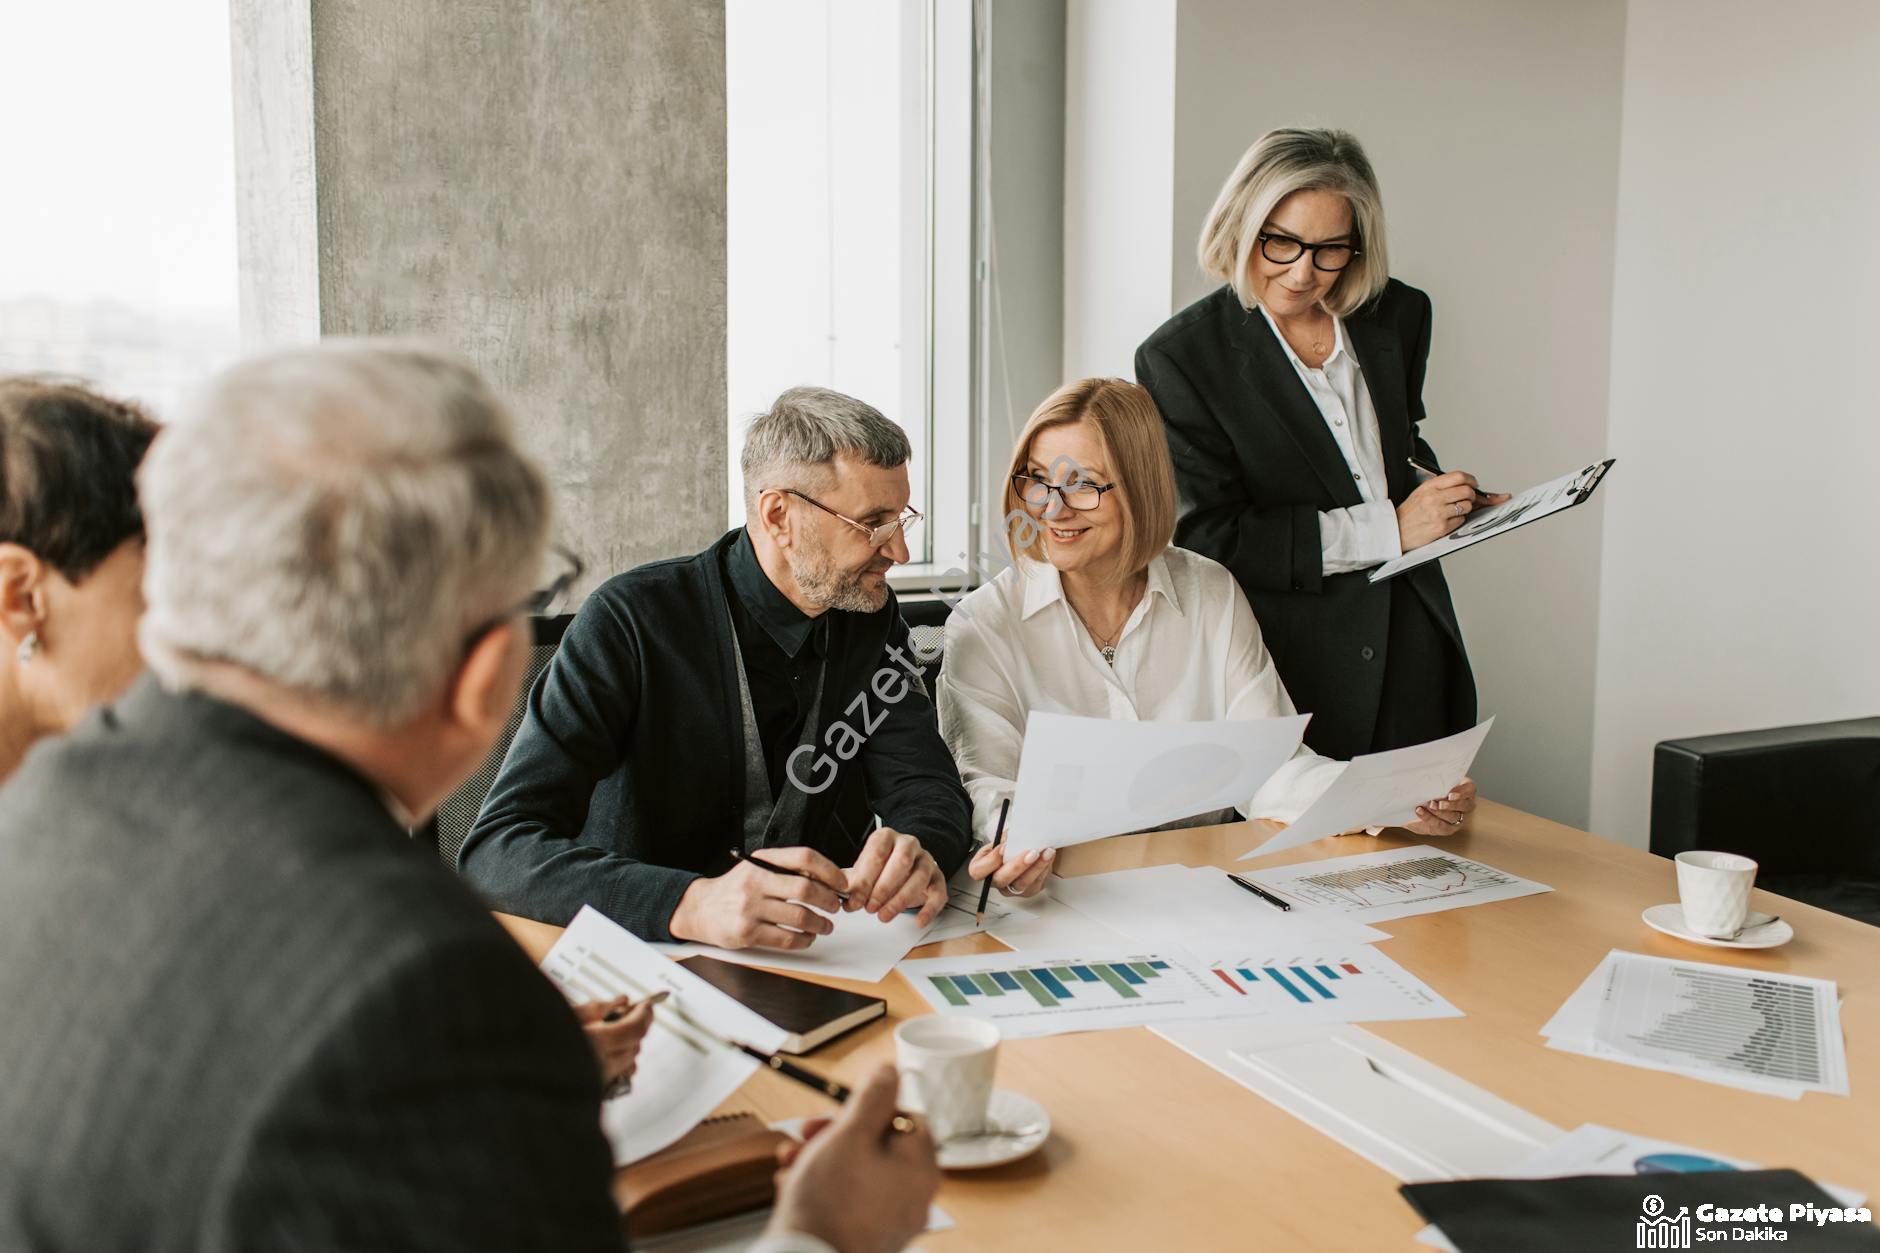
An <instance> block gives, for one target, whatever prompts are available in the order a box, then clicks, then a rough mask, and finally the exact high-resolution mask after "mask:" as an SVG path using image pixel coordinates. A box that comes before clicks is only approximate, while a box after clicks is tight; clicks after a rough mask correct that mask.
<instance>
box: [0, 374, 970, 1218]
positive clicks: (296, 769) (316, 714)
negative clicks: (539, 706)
mask: <svg viewBox="0 0 1880 1253" xmlns="http://www.w3.org/2000/svg"><path fill="white" fill-rule="evenodd" d="M141 486H142V491H143V497H144V514H145V519H146V524H147V529H148V536H149V563H148V568H147V574H146V581H145V591H146V598H147V600H148V604H149V608H148V613H147V616H146V617H145V619H144V622H143V627H142V642H143V645H144V651H145V654H146V656H147V658H148V659H149V662H150V664H151V667H152V669H153V671H154V672H155V676H154V677H146V678H145V679H144V680H142V681H140V683H139V684H138V686H137V687H135V688H134V689H133V690H132V691H131V693H130V694H129V695H127V696H126V697H125V699H124V700H123V701H122V702H120V703H119V704H117V705H115V706H113V707H109V708H106V709H102V710H100V711H97V712H95V713H94V714H93V715H92V716H91V717H89V718H88V719H87V720H86V721H84V722H83V723H81V724H80V726H79V727H78V728H77V729H76V730H74V731H73V733H72V734H71V735H69V736H68V737H66V738H65V739H64V740H62V741H57V742H53V743H50V744H49V745H47V746H44V747H42V748H40V749H39V750H37V751H36V752H35V753H33V754H32V756H31V757H30V758H29V759H28V760H27V762H26V763H25V765H24V766H23V767H22V768H21V770H20V771H19V773H18V774H17V775H16V776H15V777H14V779H13V780H12V782H11V783H10V785H9V786H8V787H7V788H6V789H5V790H4V792H0V953H4V954H5V955H6V956H5V960H4V962H0V1005H4V1006H5V1007H6V1012H5V1013H4V1014H0V1075H4V1076H5V1077H6V1081H5V1082H4V1083H3V1084H0V1248H5V1249H8V1250H15V1249H17V1250H29V1251H34V1253H40V1251H43V1253H66V1251H68V1250H70V1251H74V1253H76V1251H78V1250H84V1251H85V1253H115V1251H117V1250H126V1251H128V1250H137V1251H138V1253H151V1251H164V1250H216V1251H220V1250H231V1251H232V1250H252V1249H342V1248H348V1249H375V1250H406V1249H438V1250H443V1249H452V1250H465V1249H468V1250H486V1249H487V1250H497V1249H502V1250H511V1249H520V1248H556V1249H570V1250H590V1249H609V1250H614V1249H619V1248H620V1247H621V1246H622V1243H623V1236H622V1232H621V1228H620V1223H619V1219H618V1217H617V1216H616V1214H615V1212H614V1209H613V1206H612V1203H611V1201H610V1198H609V1192H608V1184H609V1173H610V1165H611V1163H610V1157H609V1153H608V1149H607V1145H606V1143H605V1141H604V1140H603V1138H602V1136H601V1134H600V1130H599V1123H598V1103H599V1100H600V1075H599V1071H598V1068H597V1062H596V1058H595V1056H594V1053H593V1051H591V1050H590V1047H589V1045H588V1044H587V1042H586V1041H584V1038H583V1033H582V1030H581V1028H580V1026H579V1025H578V1024H577V1022H576V1019H575V1017H574V1015H573V1014H572V1013H571V1012H570V1011H569V1008H568V1006H567V1005H566V1004H565V1003H564V1002H563V1001H562V999H561V997H560V995H559V994H558V993H557V992H556V991H555V990H554V989H553V988H552V987H551V986H550V985H549V984H548V982H547V981H546V980H545V979H544V978H543V977H542V976H541V975H540V974H539V972H537V971H536V970H535V969H534V968H533V967H532V966H531V965H530V963H529V961H528V959H527V958H526V957H525V956H524V955H523V953H522V951H521V950H520V949H519V948H518V947H517V946H516V945H515V944H514V943H513V942H511V940H510V939H509V937H508V936H507V935H506V934H505V933H504V932H503V931H502V929H501V928H500V927H498V926H497V925H496V923H495V921H494V920H493V919H491V918H490V916H489V915H488V914H487V913H485V912H483V910H482V909H481V908H479V906H478V904H477V903H476V902H475V901H474V899H473V898H472V897H471V896H470V895H469V894H468V893H466V892H465V891H464V890H463V888H462V886H461V885H460V884H459V883H457V882H456V881H455V880H454V879H453V877H452V876H450V875H449V874H448V873H447V872H446V871H444V869H443V868H442V867H440V866H439V865H437V863H436V862H435V860H434V859H432V858H430V857H428V856H427V855H426V854H425V853H424V852H422V851H421V850H420V849H419V848H417V847H416V846H414V845H413V844H412V843H411V842H410V841H409V840H408V839H407V838H406V837H405V835H404V831H403V825H404V824H406V823H408V822H411V821H414V820H416V819H417V818H419V817H421V816H423V815H425V814H428V813H429V812H430V811H431V809H432V808H433V807H434V806H435V805H436V804H437V802H438V801H439V800H440V799H441V798H442V797H443V796H445V795H446V794H447V793H448V792H449V791H450V790H451V788H453V787H454V786H455V785H456V784H457V783H458V782H460V781H461V780H462V779H463V778H464V777H465V776H466V775H467V774H468V773H469V771H470V770H472V769H473V768H474V767H475V765H476V763H477V762H478V761H479V760H480V759H481V758H482V757H483V755H484V754H485V753H486V752H487V751H488V749H489V746H490V744H491V743H492V741H493V740H494V738H495V736H496V734H497V733H498V731H499V730H500V729H501V727H502V725H503V723H504V720H505V719H506V717H507V716H508V713H509V711H510V709H511V707H512V705H513V702H514V700H515V696H516V691H517V687H518V684H519V683H520V679H521V675H522V673H523V670H524V666H525V660H526V650H527V644H526V641H525V639H524V631H525V629H526V623H525V621H524V618H523V610H524V607H525V605H527V604H528V603H529V602H530V600H531V597H530V595H529V592H530V589H531V587H533V586H535V576H536V573H537V572H538V571H539V570H540V569H541V567H542V564H543V555H544V549H545V546H546V540H547V536H548V530H549V515H550V509H549V494H548V489H547V485H546V483H545V482H544V480H543V478H542V475H541V473H540V472H539V471H538V470H537V469H536V468H535V467H534V465H532V464H531V463H530V462H529V461H528V460H527V459H526V458H525V457H524V456H522V455H521V454H520V453H519V452H518V450H517V448H516V446H515V443H514V441H513V438H512V435H511V431H510V423H509V420H508V418H507V416H506V414H505V412H504V410H503V408H502V406H501V404H500V403H499V402H498V401H497V400H496V399H495V397H494V396H493V395H492V394H491V393H490V392H489V390H488V389H487V387H486V386H485V385H484V384H483V383H482V381H481V380H479V379H478V378H477V377H476V375H475V374H474V373H473V372H471V371H470V370H469V369H468V368H467V367H465V366H463V365H462V364H460V363H458V362H456V361H454V360H452V359H450V358H447V357H443V356H440V355H438V354H436V353H433V352H430V351H428V350H425V349H421V348H414V347H409V346H398V345H372V344H365V343H360V344H329V345H325V346H322V347H318V348H310V349H301V350H296V351H292V352H288V353H283V354H279V355H276V356H271V357H264V358H259V359H256V360H253V361H250V362H247V363H245V364H242V365H238V366H236V367H234V368H233V369H231V370H230V371H228V372H226V373H225V374H223V375H222V376H220V377H219V378H218V379H217V380H216V381H215V382H214V383H212V384H211V385H210V386H209V387H208V388H207V389H206V390H205V392H204V393H203V395H202V396H201V398H200V399H199V400H198V402H197V404H196V406H195V409H194V411H193V412H192V413H190V414H188V415H186V416H185V417H184V419H183V420H181V421H179V422H178V423H177V425H176V426H174V427H173V428H171V429H169V430H167V431H166V432H164V433H163V434H162V435H160V436H159V437H158V440H157V443H156V446H155V448H154V449H153V451H152V453H151V455H150V459H149V460H148V462H147V463H146V465H145V468H144V471H143V473H142V476H141ZM892 1106H893V1093H892V1077H891V1076H890V1075H880V1076H877V1078H876V1080H875V1081H874V1083H873V1084H872V1085H871V1086H870V1087H869V1088H868V1089H866V1090H865V1092H864V1093H863V1094H862V1095H861V1096H859V1097H858V1098H857V1101H856V1102H854V1103H853V1104H852V1107H851V1108H850V1109H849V1110H845V1111H844V1114H843V1117H842V1118H841V1119H839V1120H838V1121H837V1122H836V1123H835V1124H834V1125H833V1126H832V1127H831V1128H830V1130H829V1131H828V1132H827V1133H825V1134H824V1135H823V1136H821V1137H819V1138H818V1139H817V1140H815V1141H814V1142H812V1144H811V1145H810V1147H809V1148H808V1149H807V1150H806V1151H805V1152H803V1153H802V1154H801V1155H800V1156H799V1157H798V1159H797V1161H796V1163H795V1164H794V1166H793V1167H792V1168H791V1170H790V1171H789V1173H788V1174H787V1175H786V1177H785V1182H784V1186H783V1194H782V1196H781V1197H780V1201H779V1206H778V1220H777V1226H778V1227H779V1232H778V1235H777V1236H776V1237H774V1239H773V1241H772V1243H771V1247H772V1248H774V1249H778V1250H783V1249H797V1250H801V1249H818V1250H820V1249H826V1248H827V1247H828V1245H829V1244H830V1243H839V1244H841V1246H842V1247H844V1248H848V1247H862V1246H868V1247H880V1248H890V1247H896V1246H897V1245H898V1243H899V1242H901V1241H904V1240H905V1239H906V1238H908V1237H909V1236H910V1235H911V1234H912V1233H913V1232H914V1231H915V1230H917V1229H918V1228H919V1226H920V1224H921V1220H922V1219H923V1218H924V1215H925V1205H926V1202H927V1200H928V1198H929V1197H930V1196H931V1193H932V1190H933V1186H934V1179H935V1175H934V1167H933V1162H932V1154H931V1146H930V1144H928V1142H927V1141H926V1138H925V1137H924V1135H919V1134H916V1135H913V1136H902V1135H893V1134H891V1133H889V1132H888V1123H889V1121H890V1119H891V1118H892V1112H893V1111H892ZM856 1196H873V1197H875V1198H878V1199H877V1200H876V1201H874V1202H873V1203H871V1204H869V1205H867V1206H866V1207H865V1208H859V1207H857V1206H855V1205H854V1204H853V1203H850V1198H852V1197H856ZM785 1228H790V1229H793V1230H794V1231H796V1232H798V1233H805V1232H806V1233H812V1234H811V1235H802V1234H795V1235H793V1234H789V1233H788V1232H787V1231H785V1230H784V1229H785Z"/></svg>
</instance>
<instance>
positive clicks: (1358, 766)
mask: <svg viewBox="0 0 1880 1253" xmlns="http://www.w3.org/2000/svg"><path fill="white" fill-rule="evenodd" d="M1494 725H1495V720H1494V719H1493V718H1490V719H1488V721H1486V722H1483V723H1481V724H1480V725H1479V726H1474V727H1470V728H1469V729H1468V730H1467V731H1462V732H1459V733H1458V734H1455V735H1451V736H1446V737H1444V738H1443V739H1440V740H1431V741H1430V742H1429V743H1427V744H1412V745H1411V746H1410V747H1408V748H1393V749H1391V750H1390V751H1388V752H1383V753H1368V754H1366V755H1364V756H1362V757H1353V758H1352V759H1351V761H1350V762H1349V763H1348V764H1347V765H1346V766H1345V768H1344V769H1343V770H1341V771H1340V772H1339V773H1338V777H1337V778H1335V779H1333V780H1332V785H1331V786H1330V787H1328V788H1326V789H1325V791H1324V792H1323V793H1322V794H1321V795H1320V796H1319V798H1318V799H1317V800H1315V801H1313V802H1312V804H1311V805H1309V806H1308V807H1307V808H1306V811H1305V812H1304V813H1302V814H1300V815H1299V817H1298V818H1297V819H1296V820H1294V821H1293V822H1290V823H1288V824H1287V825H1286V826H1285V827H1284V828H1282V829H1281V830H1280V831H1279V833H1278V834H1276V835H1274V836H1273V837H1272V838H1271V839H1268V840H1267V841H1266V842H1264V843H1263V844H1261V845H1260V846H1259V847H1258V848H1255V849H1254V850H1253V851H1252V852H1248V853H1242V854H1241V858H1240V859H1241V860H1242V861H1246V860H1247V859H1248V858H1250V857H1264V856H1266V855H1267V854H1268V853H1280V852H1284V851H1285V850H1287V849H1289V848H1297V847H1299V846H1300V845H1301V844H1310V843H1311V842H1312V841H1314V840H1322V839H1324V838H1325V837H1326V836H1328V835H1339V834H1341V833H1343V832H1345V831H1356V830H1358V829H1360V828H1362V827H1400V826H1403V825H1404V824H1406V823H1411V822H1415V821H1416V820H1417V806H1418V805H1421V804H1424V803H1425V802H1427V801H1431V800H1434V799H1436V798H1437V797H1439V796H1442V795H1444V794H1445V793H1447V792H1448V791H1449V789H1450V788H1452V787H1454V786H1456V784H1458V783H1460V782H1462V781H1463V780H1464V779H1465V778H1467V777H1468V775H1469V767H1470V766H1471V765H1473V764H1474V762H1475V755H1476V753H1477V752H1479V751H1481V748H1482V741H1483V740H1485V739H1487V738H1488V730H1489V728H1490V727H1492V726H1494Z"/></svg>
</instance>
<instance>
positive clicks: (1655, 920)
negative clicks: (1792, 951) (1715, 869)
mask: <svg viewBox="0 0 1880 1253" xmlns="http://www.w3.org/2000/svg"><path fill="white" fill-rule="evenodd" d="M1640 917H1642V918H1644V919H1645V925H1646V926H1648V927H1650V928H1651V929H1652V930H1654V931H1662V932H1664V933H1665V934H1666V935H1675V936H1677V937H1678V939H1680V940H1689V941H1690V942H1691V943H1693V944H1708V945H1710V946H1711V947H1712V948H1776V947H1778V946H1779V945H1783V944H1787V943H1788V942H1789V941H1790V940H1793V939H1794V938H1795V928H1794V927H1791V926H1790V925H1789V924H1788V923H1786V922H1783V921H1782V920H1781V919H1780V918H1776V919H1772V920H1770V921H1767V922H1761V923H1756V924H1755V925H1754V926H1746V927H1744V928H1743V931H1742V934H1740V935H1738V936H1737V937H1736V939H1734V940H1718V939H1713V938H1712V937H1710V936H1707V935H1699V934H1698V933H1697V932H1695V931H1693V930H1691V929H1690V928H1689V927H1687V926H1685V925H1684V906H1682V905H1680V904H1678V903H1677V902H1676V901H1672V902H1671V903H1670V904H1668V905H1653V906H1652V907H1651V908H1650V909H1648V910H1646V911H1645V912H1644V913H1643V914H1641V915H1640ZM1749 917H1750V919H1751V920H1752V921H1753V920H1754V919H1757V918H1765V919H1767V918H1769V915H1768V914H1759V913H1757V912H1756V911H1755V910H1753V909H1752V910H1750V911H1749Z"/></svg>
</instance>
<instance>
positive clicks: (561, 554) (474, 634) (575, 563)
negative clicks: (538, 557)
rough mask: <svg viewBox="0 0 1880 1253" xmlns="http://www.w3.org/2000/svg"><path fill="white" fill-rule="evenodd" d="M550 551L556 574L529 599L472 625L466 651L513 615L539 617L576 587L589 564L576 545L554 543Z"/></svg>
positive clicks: (466, 642)
mask: <svg viewBox="0 0 1880 1253" xmlns="http://www.w3.org/2000/svg"><path fill="white" fill-rule="evenodd" d="M548 552H549V560H550V562H551V568H552V569H554V570H555V571H556V573H555V576H554V577H553V578H551V579H550V580H549V581H548V582H547V583H546V584H544V585H543V586H541V587H539V588H537V589H536V590H535V591H533V592H530V593H529V595H528V599H526V600H523V601H520V602H518V603H517V604H514V605H512V606H510V607H509V608H508V609H506V610H504V611H503V612H502V613H499V614H497V615H496V616H495V617H493V618H486V619H484V620H483V621H482V622H480V623H478V624H477V625H476V626H475V627H473V628H471V631H470V633H469V634H468V635H467V636H465V637H464V651H465V652H469V651H470V650H471V649H472V648H475V647H476V644H477V641H478V640H480V639H482V638H483V637H484V636H486V635H488V634H489V633H490V632H491V631H494V630H495V629H496V628H497V627H499V626H501V625H502V624H503V623H505V622H507V621H509V620H510V619H511V618H514V617H518V616H520V615H522V614H527V615H529V616H530V617H531V618H537V617H540V616H541V615H542V614H544V613H546V612H547V611H548V607H549V606H550V605H552V604H554V603H555V602H556V600H558V599H560V597H561V595H562V593H564V592H566V591H567V590H568V589H569V588H571V587H573V586H574V585H575V581H576V580H577V579H579V578H580V577H581V575H582V573H583V572H584V571H586V569H587V566H586V565H585V564H584V563H583V562H582V560H581V558H580V557H579V556H577V555H576V554H575V552H574V550H573V549H570V548H563V547H562V546H561V545H560V544H551V545H550V546H549V550H548Z"/></svg>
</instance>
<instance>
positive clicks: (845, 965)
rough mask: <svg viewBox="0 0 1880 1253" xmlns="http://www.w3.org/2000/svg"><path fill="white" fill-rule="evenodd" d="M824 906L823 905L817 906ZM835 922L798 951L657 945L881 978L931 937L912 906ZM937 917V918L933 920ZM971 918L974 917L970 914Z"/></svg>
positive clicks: (833, 974)
mask: <svg viewBox="0 0 1880 1253" xmlns="http://www.w3.org/2000/svg"><path fill="white" fill-rule="evenodd" d="M818 912H820V911H818ZM824 917H827V918H830V919H832V920H833V921H834V923H835V924H836V926H835V930H833V931H831V932H830V933H829V934H828V935H819V936H817V937H816V939H815V940H814V941H813V942H811V944H810V946H809V947H808V948H806V949H803V950H801V951H799V952H787V951H785V950H783V949H778V948H738V949H730V948H713V947H712V946H711V945H709V944H659V945H655V946H654V947H655V948H656V949H657V950H658V951H659V952H661V953H663V954H665V955H666V956H668V957H671V958H674V959H683V958H686V957H691V956H694V955H695V954H699V953H703V954H704V955H705V956H707V957H716V958H717V959H718V960H719V961H727V962H736V963H737V964H738V965H740V966H762V967H763V968H764V969H766V970H781V971H785V972H787V973H789V974H800V975H820V976H822V977H823V978H825V979H859V980H861V981H862V982H863V983H879V982H880V981H881V980H883V979H885V978H887V977H888V972H889V971H890V970H893V969H894V963H896V962H898V961H900V960H901V959H902V958H903V957H906V956H907V951H908V950H909V949H911V948H913V947H914V946H915V945H918V944H925V943H926V942H927V932H928V930H929V928H923V927H922V926H921V925H920V923H919V915H918V914H917V913H915V912H914V911H912V910H910V911H908V912H907V913H904V914H901V915H899V916H898V917H896V918H895V919H894V921H892V922H881V921H879V920H878V919H877V918H876V917H875V916H874V915H873V914H869V913H863V912H862V911H860V910H857V911H855V912H854V913H843V914H833V915H831V914H825V915H824ZM934 921H935V922H936V923H938V922H939V919H938V918H936V919H935V920H934ZM968 921H971V919H968Z"/></svg>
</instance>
